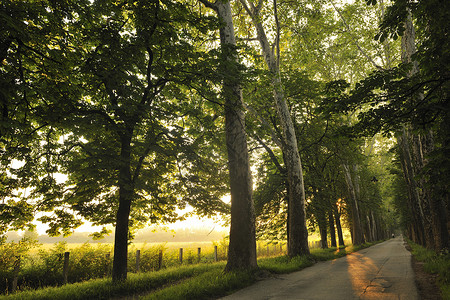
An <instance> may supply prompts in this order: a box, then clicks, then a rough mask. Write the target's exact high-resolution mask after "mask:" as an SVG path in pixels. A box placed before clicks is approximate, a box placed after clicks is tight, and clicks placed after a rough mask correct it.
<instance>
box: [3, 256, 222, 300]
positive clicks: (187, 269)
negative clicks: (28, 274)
mask: <svg viewBox="0 0 450 300" xmlns="http://www.w3.org/2000/svg"><path fill="white" fill-rule="evenodd" d="M224 266H225V264H224V263H223V262H222V263H215V264H201V265H192V266H180V267H177V268H169V269H165V270H161V271H159V272H148V273H141V274H128V280H126V281H124V282H121V283H113V282H112V281H111V279H93V280H89V281H85V282H80V283H73V284H67V285H64V286H61V287H47V288H43V289H39V290H33V291H26V292H20V293H16V294H13V295H9V296H0V300H3V299H8V300H13V299H30V300H31V299H33V300H34V299H36V300H40V299H68V300H69V299H70V300H72V299H73V300H76V299H80V300H81V299H110V298H111V297H120V296H127V295H134V294H141V293H147V292H149V291H152V290H156V289H158V288H161V287H162V286H166V285H169V284H174V283H176V282H178V281H180V280H183V279H186V278H189V277H192V276H199V275H200V274H203V273H205V272H210V271H215V270H222V269H223V268H224Z"/></svg>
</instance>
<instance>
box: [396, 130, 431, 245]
mask: <svg viewBox="0 0 450 300" xmlns="http://www.w3.org/2000/svg"><path fill="white" fill-rule="evenodd" d="M408 140H409V135H408V130H407V129H406V128H403V131H402V133H401V134H399V135H397V144H398V145H399V152H400V163H401V166H402V169H403V177H404V179H405V182H406V185H407V187H408V210H409V212H410V215H411V219H412V230H413V231H414V237H415V240H414V242H415V243H418V244H420V245H425V244H426V242H425V230H424V223H423V222H424V217H423V210H422V208H421V205H420V199H419V193H418V188H417V183H416V179H415V174H414V170H413V165H412V158H411V153H410V150H409V142H408Z"/></svg>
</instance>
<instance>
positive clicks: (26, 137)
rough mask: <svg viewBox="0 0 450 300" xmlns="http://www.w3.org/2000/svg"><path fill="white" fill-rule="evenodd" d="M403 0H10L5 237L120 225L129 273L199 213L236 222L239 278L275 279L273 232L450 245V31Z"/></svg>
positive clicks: (1, 10) (116, 268)
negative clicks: (269, 252)
mask: <svg viewBox="0 0 450 300" xmlns="http://www.w3.org/2000/svg"><path fill="white" fill-rule="evenodd" d="M392 4H393V5H392V6H389V7H385V5H384V3H383V2H380V3H378V4H377V3H375V2H374V1H368V3H367V4H366V3H363V2H358V1H357V2H355V3H339V4H338V3H334V2H333V1H307V0H304V1H279V2H278V1H277V0H274V1H273V2H270V3H268V2H267V1H262V0H259V1H250V0H240V1H222V0H217V1H211V0H199V1H194V0H183V1H180V0H178V1H172V0H152V1H126V0H123V1H116V2H110V1H100V0H96V1H71V0H67V1H62V2H61V1H58V2H54V1H6V2H2V4H1V7H0V22H1V23H0V24H1V27H0V28H1V29H0V59H1V62H2V64H1V66H0V70H1V73H2V76H1V78H0V99H1V121H0V143H1V147H2V148H1V151H2V155H1V166H2V168H1V175H0V176H1V182H0V184H1V191H0V192H1V197H2V204H0V210H1V218H0V232H6V231H7V230H11V229H22V228H25V227H27V226H33V225H32V223H33V220H34V218H35V215H36V213H38V212H39V214H40V215H41V217H40V220H41V221H42V222H44V223H47V224H48V225H49V230H48V233H49V234H50V235H59V234H60V233H63V234H70V232H71V231H72V229H73V228H76V227H77V226H79V225H80V224H81V222H82V219H83V218H84V219H86V220H89V221H91V222H93V224H94V225H108V224H113V225H115V243H114V263H113V279H114V280H122V279H125V278H126V270H127V265H126V263H127V259H126V258H127V245H128V240H129V239H130V238H131V237H132V236H133V232H134V230H135V229H137V228H140V227H142V226H145V225H146V224H148V223H158V222H173V221H176V220H177V219H179V218H180V217H179V216H177V213H176V209H177V208H183V207H185V206H186V205H187V204H189V205H190V206H192V207H193V208H194V210H195V213H196V214H198V215H200V216H208V215H214V214H216V213H218V212H219V213H224V214H225V215H226V214H228V213H230V214H231V219H230V245H229V251H228V264H227V270H230V271H231V270H235V269H242V268H247V269H248V268H256V267H257V263H256V237H257V236H260V237H264V238H274V239H287V241H288V255H289V256H297V255H304V254H308V253H309V249H308V229H307V227H308V226H309V227H311V228H316V227H317V228H318V229H319V232H320V235H321V239H322V246H323V247H327V235H329V237H330V239H331V245H333V246H335V245H337V243H339V245H343V243H344V241H343V233H342V227H343V226H346V227H348V228H350V231H351V234H352V239H353V243H354V244H361V243H364V242H365V241H366V240H367V241H371V240H378V239H381V238H384V237H386V236H387V234H388V233H389V232H391V231H392V230H394V229H395V227H396V225H397V224H396V218H395V214H394V210H396V211H397V212H398V213H399V214H400V215H401V216H402V219H401V220H402V221H403V222H404V223H405V224H408V232H409V233H410V235H411V237H413V238H414V239H415V240H416V241H419V242H423V243H426V245H428V246H429V247H433V248H436V249H444V248H446V247H448V228H447V226H448V225H447V223H446V222H447V221H446V220H448V178H449V176H448V170H449V168H448V158H447V157H448V156H446V153H447V152H446V151H448V124H450V123H449V122H446V120H447V121H448V101H447V100H446V99H447V97H446V96H447V91H448V78H449V76H448V75H449V73H448V69H447V65H446V64H445V59H446V58H447V56H448V54H447V53H446V52H445V51H444V50H442V49H441V48H439V47H440V46H439V45H442V44H445V43H447V44H448V41H447V39H446V38H445V34H443V35H444V37H442V35H440V34H439V33H442V32H445V28H440V27H439V26H444V27H445V26H448V25H446V22H445V15H444V13H443V11H444V10H443V9H442V7H440V6H439V5H436V6H437V8H433V7H432V6H429V4H424V3H422V2H420V1H419V2H414V3H409V2H404V1H395V2H393V3H392ZM440 5H441V6H443V5H444V4H440ZM408 12H410V13H408ZM437 12H439V13H441V14H439V16H441V17H440V18H437V19H433V20H432V22H431V21H430V20H429V19H430V18H431V16H433V14H434V13H437ZM413 20H414V21H416V22H418V23H417V25H416V27H417V28H419V32H420V42H417V41H415V40H414V38H413V37H412V29H413V28H414V26H413V27H411V26H412V25H411V24H413V23H412V22H413ZM377 24H380V29H378V28H377ZM405 24H406V25H407V26H406V27H405ZM405 28H406V29H405ZM405 30H406V31H405ZM398 35H402V36H403V37H402V43H399V41H398V40H397V39H396V37H397V36H398ZM374 36H377V38H378V40H379V41H375V40H374V39H373V37H374ZM394 38H395V39H394ZM417 43H418V44H419V48H418V49H419V50H418V52H417V53H416V50H415V48H414V47H413V46H412V45H415V44H417ZM408 45H410V46H408ZM402 47H403V49H405V51H404V53H405V54H404V55H403V56H401V55H400V50H401V49H402ZM446 55H447V56H446ZM430 57H433V59H431V58H430ZM379 132H382V133H384V135H380V134H377V133H379ZM392 133H394V135H395V136H396V137H397V141H398V143H397V144H396V143H394V141H393V139H392V138H389V136H390V135H391V134H392ZM389 148H393V149H394V151H391V152H388V151H387V150H389ZM395 157H397V158H398V160H395V159H394V160H393V158H395ZM393 162H394V163H393ZM395 162H398V164H395ZM252 165H253V166H255V171H254V175H255V176H254V178H255V180H254V182H253V180H252V171H251V170H252V169H251V166H252ZM400 165H401V167H402V170H403V172H396V171H399V170H398V167H396V166H400ZM389 168H390V169H391V172H389V170H388V169H389ZM396 174H397V175H396ZM401 174H404V175H403V177H401V176H399V175H401ZM61 178H62V179H61ZM254 186H255V189H254ZM227 193H230V194H231V206H229V205H227V204H226V203H224V202H222V201H221V198H222V196H223V195H225V194H227ZM341 217H343V218H341ZM411 220H412V221H413V222H411ZM341 222H343V223H344V224H342V223H341ZM335 228H336V229H335ZM336 232H337V237H336ZM107 233H108V231H107V230H106V229H104V230H102V232H99V233H97V236H101V235H104V234H107ZM336 239H337V240H338V241H336Z"/></svg>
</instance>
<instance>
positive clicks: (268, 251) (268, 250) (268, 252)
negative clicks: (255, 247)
mask: <svg viewBox="0 0 450 300" xmlns="http://www.w3.org/2000/svg"><path fill="white" fill-rule="evenodd" d="M267 256H270V249H269V245H267Z"/></svg>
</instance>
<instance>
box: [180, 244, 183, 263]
mask: <svg viewBox="0 0 450 300" xmlns="http://www.w3.org/2000/svg"><path fill="white" fill-rule="evenodd" d="M182 263H183V248H180V264H182Z"/></svg>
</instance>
